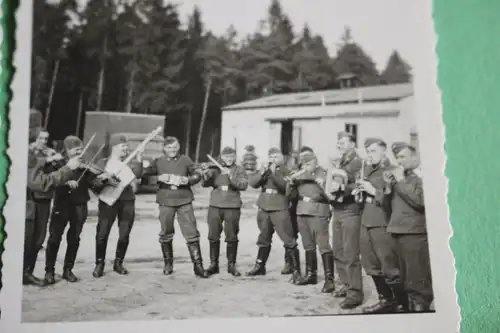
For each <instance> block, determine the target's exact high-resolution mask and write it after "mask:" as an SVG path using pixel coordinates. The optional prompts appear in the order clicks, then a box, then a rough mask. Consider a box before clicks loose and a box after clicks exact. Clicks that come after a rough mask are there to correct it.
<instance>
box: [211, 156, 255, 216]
mask: <svg viewBox="0 0 500 333" xmlns="http://www.w3.org/2000/svg"><path fill="white" fill-rule="evenodd" d="M229 170H230V173H229V175H222V174H221V172H220V170H219V169H218V168H217V169H216V168H211V169H209V171H208V174H207V175H206V176H205V177H204V179H203V183H202V186H203V187H213V190H212V193H210V206H212V207H218V208H241V206H242V204H243V203H242V201H241V193H240V192H241V191H244V190H246V189H247V188H248V176H247V173H246V171H245V169H244V168H242V167H240V166H238V165H236V164H233V165H232V166H231V167H230V168H229Z"/></svg>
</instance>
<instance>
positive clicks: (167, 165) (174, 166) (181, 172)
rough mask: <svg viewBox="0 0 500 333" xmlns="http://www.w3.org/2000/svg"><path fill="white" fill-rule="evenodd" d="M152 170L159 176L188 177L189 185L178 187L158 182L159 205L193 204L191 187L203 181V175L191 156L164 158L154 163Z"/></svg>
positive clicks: (157, 199) (157, 195)
mask: <svg viewBox="0 0 500 333" xmlns="http://www.w3.org/2000/svg"><path fill="white" fill-rule="evenodd" d="M151 169H152V172H153V173H154V174H157V175H163V174H170V175H176V176H181V177H188V184H187V185H180V186H177V187H174V186H172V185H168V184H165V183H162V182H158V192H157V193H156V202H157V203H158V204H160V205H164V206H170V207H178V206H182V205H186V204H188V203H191V202H192V201H193V200H194V195H193V191H192V190H191V186H192V185H195V184H197V183H198V182H199V181H200V180H201V175H200V173H199V171H198V170H197V168H196V165H195V164H194V162H193V161H192V160H191V158H190V157H189V156H185V155H178V156H176V157H174V158H169V157H167V156H162V157H160V158H157V159H156V160H154V161H153V162H152V164H151Z"/></svg>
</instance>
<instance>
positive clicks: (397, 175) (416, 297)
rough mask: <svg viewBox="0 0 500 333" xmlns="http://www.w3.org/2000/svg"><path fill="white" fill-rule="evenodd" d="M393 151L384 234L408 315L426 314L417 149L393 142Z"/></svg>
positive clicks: (428, 282) (426, 263)
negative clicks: (397, 268)
mask: <svg viewBox="0 0 500 333" xmlns="http://www.w3.org/2000/svg"><path fill="white" fill-rule="evenodd" d="M392 151H393V153H394V156H395V157H396V159H397V162H398V164H399V166H400V167H399V168H395V169H394V170H392V171H391V172H388V173H386V174H385V176H386V177H385V180H386V182H387V183H388V185H387V187H386V194H387V196H388V197H389V198H390V200H391V208H392V214H391V219H390V221H389V225H388V227H387V231H388V232H390V233H391V234H392V236H393V237H394V240H395V243H396V253H397V255H398V259H399V266H400V270H401V277H402V280H403V282H404V287H405V291H406V293H407V295H408V297H409V310H410V311H411V312H426V311H429V309H430V304H431V303H432V301H433V299H434V293H433V290H432V276H431V267H430V258H429V244H428V240H427V224H426V218H425V204H424V193H423V184H422V178H421V177H419V176H418V175H417V174H416V173H415V169H416V168H418V166H419V161H418V156H417V155H418V154H417V152H416V149H415V148H414V147H413V146H411V145H408V144H406V143H402V142H396V143H394V144H393V146H392Z"/></svg>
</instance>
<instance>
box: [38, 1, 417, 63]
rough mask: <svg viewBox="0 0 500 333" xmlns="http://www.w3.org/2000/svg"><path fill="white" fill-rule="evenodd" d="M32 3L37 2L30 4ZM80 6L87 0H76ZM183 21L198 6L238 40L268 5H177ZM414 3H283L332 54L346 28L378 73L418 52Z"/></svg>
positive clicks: (210, 25)
mask: <svg viewBox="0 0 500 333" xmlns="http://www.w3.org/2000/svg"><path fill="white" fill-rule="evenodd" d="M34 1H36V0H34ZM78 1H79V2H80V3H81V4H84V3H85V2H86V1H87V0H78ZM173 2H174V3H178V4H179V9H180V14H181V17H182V20H183V22H186V20H187V17H188V15H190V14H191V13H192V11H193V8H194V6H195V5H197V6H198V7H199V8H200V10H201V12H202V19H203V22H204V24H205V27H206V28H207V29H210V30H212V31H213V32H214V33H217V34H223V33H224V32H225V31H226V29H227V28H228V26H229V25H230V24H233V25H234V26H235V28H236V30H237V31H238V32H239V34H240V35H241V36H244V35H246V34H248V33H252V32H254V31H255V30H256V29H257V28H258V22H259V20H261V19H264V18H265V17H266V15H267V8H268V6H269V4H270V2H271V1H270V0H184V1H181V0H177V1H173ZM418 2H419V1H415V0H281V4H282V6H283V9H284V11H285V13H286V14H288V16H289V17H290V18H291V20H292V22H293V24H294V27H295V31H296V32H300V31H301V30H302V27H303V25H304V24H305V23H307V24H308V25H309V27H310V28H311V30H312V31H313V32H314V33H316V34H320V35H322V36H323V38H324V41H325V44H326V46H327V47H328V49H329V50H330V53H331V54H332V55H334V54H335V52H336V49H337V46H336V45H337V43H338V42H339V39H340V36H341V35H342V32H343V29H344V26H346V25H348V26H350V27H351V30H352V35H353V38H354V40H355V41H356V42H358V43H359V44H360V45H361V46H362V47H363V48H364V50H365V51H366V52H367V53H368V54H369V55H370V56H371V57H372V58H373V60H374V61H375V63H376V64H377V67H378V68H379V69H382V68H383V67H384V66H385V64H386V62H387V59H388V57H389V55H390V54H391V52H392V50H393V49H397V50H398V51H399V52H400V54H401V55H402V57H403V58H404V59H406V60H407V61H408V62H409V63H410V65H411V64H412V63H414V61H413V60H414V59H415V58H414V57H415V54H416V53H417V52H418V50H415V49H414V48H412V37H411V36H412V35H413V34H414V31H412V30H415V22H416V21H417V20H415V17H414V16H415V15H412V14H413V13H414V10H413V7H414V6H415V5H417V4H416V3H418Z"/></svg>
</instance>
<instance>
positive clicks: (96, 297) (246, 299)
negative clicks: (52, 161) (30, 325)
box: [23, 190, 376, 322]
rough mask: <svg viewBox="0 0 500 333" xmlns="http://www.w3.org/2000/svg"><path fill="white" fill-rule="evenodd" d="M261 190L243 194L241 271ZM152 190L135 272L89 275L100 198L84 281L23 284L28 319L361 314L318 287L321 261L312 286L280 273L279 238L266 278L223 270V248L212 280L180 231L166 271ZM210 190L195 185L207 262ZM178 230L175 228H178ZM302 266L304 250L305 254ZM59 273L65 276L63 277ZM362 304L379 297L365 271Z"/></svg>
mask: <svg viewBox="0 0 500 333" xmlns="http://www.w3.org/2000/svg"><path fill="white" fill-rule="evenodd" d="M257 195H258V193H257V192H253V191H247V192H246V193H245V194H244V207H243V212H242V219H241V223H240V225H241V226H240V249H239V254H238V267H239V270H240V271H241V272H242V273H243V272H245V271H248V270H249V269H251V268H252V266H253V263H254V260H255V256H256V252H257V248H256V245H255V242H256V239H257V235H258V229H257V225H256V222H255V215H256V210H255V208H254V207H253V204H254V203H255V200H256V198H257ZM154 199H155V198H154V195H151V194H145V195H140V196H139V197H138V199H137V221H136V224H135V225H134V229H133V230H132V234H131V243H130V246H129V250H128V253H127V258H126V262H125V265H126V267H127V268H128V269H129V271H130V274H129V275H127V276H119V275H117V274H116V273H114V272H113V271H112V266H111V265H110V264H107V266H106V274H105V276H104V277H103V278H101V279H94V278H93V277H92V270H93V264H94V244H95V242H94V238H95V227H96V202H95V200H93V201H92V202H91V203H90V204H89V208H90V217H89V219H88V221H87V223H86V225H85V227H84V230H83V233H82V241H81V247H80V251H79V256H78V260H77V263H76V267H75V269H74V273H75V274H76V275H77V276H79V277H80V278H81V281H80V282H79V283H73V284H70V283H67V282H66V281H64V280H61V281H59V282H58V283H56V284H55V285H53V286H50V287H47V288H44V289H41V288H37V287H34V286H27V287H24V300H23V321H24V322H71V321H103V320H165V319H188V318H207V317H212V318H216V317H218V318H224V317H225V318H228V317H233V318H234V317H262V316H264V317H275V316H303V315H321V314H323V315H324V314H348V313H358V312H360V309H359V308H358V309H355V310H352V311H343V310H341V309H340V307H339V303H340V300H339V299H336V298H333V297H332V296H331V295H325V294H321V293H320V289H321V286H322V283H323V277H322V274H323V271H322V266H321V261H320V264H319V270H318V275H319V277H320V282H319V283H318V285H315V286H304V287H301V286H300V287H299V286H294V285H292V284H290V283H289V282H288V279H289V277H288V276H283V275H281V274H280V271H281V268H282V266H283V255H284V250H283V246H282V244H281V242H280V240H279V238H278V237H277V235H275V236H274V243H273V249H272V252H271V255H270V258H269V262H268V264H267V270H268V274H267V275H266V276H264V277H257V278H250V277H245V276H242V277H238V278H234V277H232V276H230V275H229V274H228V273H227V272H226V260H225V247H224V246H223V247H222V248H221V260H220V262H221V265H222V266H221V274H219V275H215V276H212V277H211V278H209V279H199V278H196V277H195V276H194V275H193V270H192V269H193V266H192V264H191V261H190V259H189V253H188V250H187V247H186V244H185V242H184V240H183V239H182V235H181V234H180V232H177V233H176V236H175V240H174V255H175V264H174V269H175V272H174V274H173V275H171V276H164V275H163V274H162V267H163V262H162V259H161V253H160V245H159V244H158V232H159V225H158V221H157V215H158V209H157V206H156V204H155V202H154ZM207 204H208V191H206V190H197V193H196V201H195V210H196V217H197V219H198V225H199V230H200V233H201V235H202V244H201V246H202V252H203V257H204V264H205V267H207V266H208V263H209V260H208V259H209V258H208V241H207V239H206V235H207V232H208V230H207V224H206V207H207ZM177 230H178V229H177ZM116 240H117V230H116V227H114V228H113V231H112V234H111V237H110V242H109V245H108V256H107V258H108V261H110V260H112V259H113V258H114V251H115V244H116ZM65 250H66V244H65V242H63V244H62V245H61V249H60V251H59V257H58V266H57V267H56V270H58V271H57V273H59V274H60V273H61V269H62V267H61V263H62V261H63V259H64V253H65ZM44 260H45V259H44V253H43V251H42V253H41V255H40V256H39V258H38V263H37V267H36V270H35V273H36V274H37V276H40V277H41V276H43V273H44V272H43V270H44ZM301 260H302V266H303V265H304V263H303V261H304V256H303V252H301ZM59 279H60V277H59ZM364 285H365V303H366V304H371V303H374V302H375V301H376V294H375V292H374V288H373V284H372V282H371V280H370V279H369V278H368V277H366V276H365V277H364Z"/></svg>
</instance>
